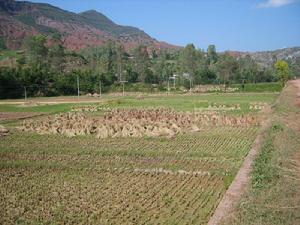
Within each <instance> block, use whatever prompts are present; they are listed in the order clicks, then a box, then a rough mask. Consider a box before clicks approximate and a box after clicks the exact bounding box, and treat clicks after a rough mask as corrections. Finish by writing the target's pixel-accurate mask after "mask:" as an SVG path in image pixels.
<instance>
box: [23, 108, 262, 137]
mask: <svg viewBox="0 0 300 225" xmlns="http://www.w3.org/2000/svg"><path fill="white" fill-rule="evenodd" d="M225 125H226V126H250V125H258V120H257V118H256V117H250V116H240V117H234V116H226V115H224V114H223V115H222V114H217V113H205V114H203V113H179V112H174V111H172V110H168V109H151V110H144V109H140V110H137V109H129V110H126V109H115V110H112V111H111V112H109V113H106V114H105V115H104V116H103V117H98V118H92V117H87V116H86V115H84V114H81V113H67V114H59V115H56V116H54V117H48V119H46V120H41V121H33V120H28V121H24V123H23V125H22V127H21V130H22V131H34V132H38V133H40V134H49V133H51V134H64V135H66V136H69V137H73V136H77V135H90V134H93V135H96V136H97V137H98V138H108V137H112V138H116V137H144V136H147V137H173V136H175V135H177V134H180V133H188V132H198V131H200V130H201V129H202V128H204V127H208V126H225Z"/></svg>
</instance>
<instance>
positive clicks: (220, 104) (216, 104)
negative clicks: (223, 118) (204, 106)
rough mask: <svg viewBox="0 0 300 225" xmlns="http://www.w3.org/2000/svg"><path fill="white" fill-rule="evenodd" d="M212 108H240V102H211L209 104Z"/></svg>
mask: <svg viewBox="0 0 300 225" xmlns="http://www.w3.org/2000/svg"><path fill="white" fill-rule="evenodd" d="M208 109H210V110H240V109H241V106H240V104H222V103H211V104H209V106H208Z"/></svg>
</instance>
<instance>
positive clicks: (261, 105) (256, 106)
mask: <svg viewBox="0 0 300 225" xmlns="http://www.w3.org/2000/svg"><path fill="white" fill-rule="evenodd" d="M267 107H268V104H267V103H265V102H251V103H250V106H249V109H250V110H264V109H266V108H267Z"/></svg>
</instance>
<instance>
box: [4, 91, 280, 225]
mask: <svg viewBox="0 0 300 225" xmlns="http://www.w3.org/2000/svg"><path fill="white" fill-rule="evenodd" d="M276 97H277V94H268V93H266V94H264V95H259V94H257V93H256V94H255V93H253V94H206V95H193V96H181V95H178V96H144V97H143V98H141V97H134V96H131V97H115V98H111V97H107V96H104V99H103V100H101V103H78V104H76V103H65V104H51V105H48V104H46V103H43V104H33V105H26V106H24V105H17V104H13V105H8V104H5V102H1V104H0V112H6V113H5V114H2V115H7V113H8V114H10V113H11V114H15V113H20V112H22V113H27V114H28V113H34V114H32V117H30V118H27V117H26V118H25V119H24V117H20V118H17V117H16V116H11V117H9V118H8V119H5V120H4V119H3V120H0V124H2V125H4V126H5V127H7V128H8V129H9V133H8V135H6V136H3V137H1V136H0V171H1V172H0V209H1V210H0V224H63V223H64V224H206V223H207V221H208V219H209V217H210V215H212V213H213V212H214V209H215V208H216V206H217V205H218V203H219V201H220V200H221V198H222V196H223V194H224V193H225V191H226V189H227V188H228V186H229V185H230V184H231V182H232V180H233V178H234V176H235V174H236V173H237V171H238V169H239V167H240V165H241V163H242V162H243V159H244V157H245V156H246V155H247V153H248V151H249V150H250V148H251V146H252V143H253V141H254V139H255V138H256V136H257V133H258V130H259V128H260V127H259V121H260V120H261V116H262V114H263V113H261V112H262V111H263V110H264V107H267V106H270V105H271V104H272V103H273V102H274V101H275V98H276ZM53 100H54V99H51V101H53ZM156 107H159V109H156ZM165 108H167V109H165ZM151 110H152V111H151ZM153 110H154V111H155V110H158V111H155V112H158V113H153ZM118 112H119V114H118ZM57 113H63V114H60V116H59V115H56V114H57ZM65 113H67V114H65ZM27 114H26V116H27ZM45 114H48V115H45ZM54 114H55V115H54ZM66 115H67V116H66ZM68 115H76V116H78V115H80V118H82V120H83V121H85V120H86V121H90V122H89V123H90V124H93V121H96V120H97V122H95V123H96V124H101V123H102V122H103V123H105V124H106V126H112V125H111V124H110V123H109V122H108V120H110V119H111V120H115V121H116V122H115V123H116V124H117V123H119V122H120V121H121V122H122V123H123V122H124V121H127V120H128V121H129V122H130V123H134V122H133V121H137V122H136V123H140V122H139V121H141V120H142V121H143V123H142V125H141V126H142V127H144V126H146V125H147V126H150V125H151V132H152V133H155V132H154V129H161V128H163V129H164V131H165V132H170V131H171V130H172V131H173V133H172V135H164V133H158V135H151V134H152V133H151V132H150V134H149V133H147V132H145V133H143V134H142V135H123V136H122V135H113V134H112V135H106V136H103V135H102V136H101V135H100V137H98V136H97V135H98V133H97V132H96V131H95V132H94V130H97V129H98V128H99V127H97V126H98V125H97V126H95V127H94V126H93V125H91V126H90V129H89V130H86V129H83V130H84V132H83V131H82V130H81V132H77V133H76V132H74V133H73V134H74V135H72V137H68V135H65V134H66V132H62V130H64V131H68V130H72V129H73V130H74V129H78V126H77V125H76V126H75V125H74V124H76V123H75V122H74V121H72V120H71V119H70V118H73V117H72V116H68ZM122 115H123V116H122ZM161 115H163V116H161ZM0 116H1V114H0ZM28 117H29V116H28ZM127 117H128V118H127ZM131 117H132V118H131ZM55 118H63V119H62V120H66V122H64V123H63V124H65V125H64V126H65V127H63V128H61V127H56V125H55V124H61V123H60V122H59V123H56V122H55ZM76 118H77V117H75V119H76ZM103 118H105V119H103ZM199 118H200V119H201V122H199V121H198V122H197V120H199ZM203 118H207V120H208V121H207V123H206V124H205V126H204V125H203V126H202V125H201V124H202V123H204V119H203ZM24 120H25V122H24ZM166 120H168V121H169V123H167V122H165V123H164V121H166ZM91 121H92V122H91ZM253 121H254V122H253ZM24 123H25V125H24ZM87 123H88V122H87ZM145 123H146V125H145ZM147 123H149V124H147ZM193 125H196V126H197V128H199V129H194V127H193ZM24 126H28V127H29V128H30V129H25V128H26V127H25V128H24ZM99 126H100V125H99ZM132 126H134V124H133V125H132ZM45 127H46V128H47V129H49V130H50V131H51V132H50V131H49V132H48V130H47V129H46V128H45ZM174 127H175V128H174ZM41 128H43V129H41ZM99 129H100V128H99ZM101 129H103V127H102V128H101ZM101 129H100V130H98V132H100V133H101V132H102V130H101ZM114 129H117V128H115V127H114ZM118 129H119V127H118ZM120 129H124V127H122V128H120ZM145 129H146V128H145ZM147 129H150V128H149V127H147ZM53 130H55V132H53ZM137 130H138V129H137ZM41 131H42V132H41ZM128 132H129V133H130V132H131V130H130V129H129V131H128ZM115 133H117V132H116V131H115ZM155 134H156V133H155Z"/></svg>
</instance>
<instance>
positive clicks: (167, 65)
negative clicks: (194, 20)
mask: <svg viewBox="0 0 300 225" xmlns="http://www.w3.org/2000/svg"><path fill="white" fill-rule="evenodd" d="M281 67H282V66H281ZM283 67H285V65H284V66H283ZM287 69H288V68H287ZM275 70H276V68H275V67H271V68H261V67H260V66H259V65H258V64H257V63H256V62H255V61H254V60H253V59H252V58H251V57H250V56H249V55H247V56H245V57H241V58H236V57H233V56H232V55H231V54H229V53H221V54H220V53H219V54H218V53H217V51H216V48H215V46H214V45H210V46H209V47H208V49H207V50H206V51H204V50H201V49H196V48H195V46H194V45H193V44H188V45H187V46H186V47H184V48H182V49H178V50H170V49H161V50H157V49H155V48H149V47H147V46H143V45H140V46H138V47H136V48H135V49H132V50H129V51H126V50H125V48H124V46H123V45H121V44H119V43H116V42H113V41H108V42H107V43H106V44H105V45H103V46H98V47H91V48H87V49H84V50H82V51H80V52H72V51H68V50H67V49H65V48H64V44H63V41H62V38H61V36H60V35H59V34H53V35H52V37H51V38H48V37H46V36H43V35H37V36H33V37H30V38H28V39H26V40H25V41H24V51H21V52H19V54H18V57H17V59H16V66H14V67H1V68H0V98H18V97H22V96H23V95H24V89H25V88H27V90H26V91H27V94H28V95H29V96H55V95H74V94H75V93H76V92H77V80H80V90H81V91H82V92H83V93H93V92H98V90H99V85H100V84H101V85H102V88H103V89H102V90H104V91H108V90H109V89H111V88H113V87H114V86H118V85H119V84H120V83H122V82H128V83H129V84H134V83H137V84H140V85H146V86H147V85H149V86H151V85H153V84H155V85H157V86H158V87H160V88H161V90H164V89H165V88H166V87H167V83H168V82H169V81H170V79H172V78H173V79H174V75H175V76H176V78H175V79H176V85H177V86H184V87H186V88H188V87H189V86H190V85H191V84H192V85H199V84H223V85H224V86H225V87H226V85H229V84H232V83H234V84H236V83H250V82H253V83H256V82H272V81H278V80H279V79H280V77H278V76H276V73H275ZM283 73H284V75H282V76H286V73H288V72H283ZM284 79H286V78H284Z"/></svg>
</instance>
